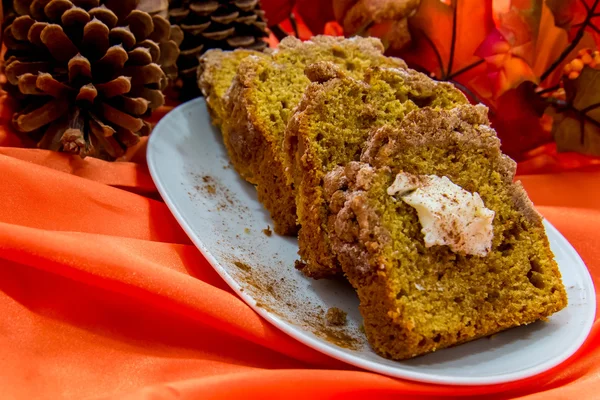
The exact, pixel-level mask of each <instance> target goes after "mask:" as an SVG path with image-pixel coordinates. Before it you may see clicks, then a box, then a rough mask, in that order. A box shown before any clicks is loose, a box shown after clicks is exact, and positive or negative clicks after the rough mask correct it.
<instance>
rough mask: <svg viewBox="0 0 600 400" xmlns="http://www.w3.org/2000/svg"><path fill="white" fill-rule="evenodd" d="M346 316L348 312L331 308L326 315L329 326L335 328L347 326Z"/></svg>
mask: <svg viewBox="0 0 600 400" xmlns="http://www.w3.org/2000/svg"><path fill="white" fill-rule="evenodd" d="M346 316H347V314H346V312H345V311H343V310H340V309H339V308H337V307H331V308H330V309H329V310H327V314H325V318H326V319H327V324H328V325H333V326H344V325H346Z"/></svg>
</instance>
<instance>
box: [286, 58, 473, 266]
mask: <svg viewBox="0 0 600 400" xmlns="http://www.w3.org/2000/svg"><path fill="white" fill-rule="evenodd" d="M307 75H308V76H310V78H311V80H312V81H313V82H314V83H312V84H311V85H310V86H309V87H308V89H307V90H306V92H305V94H304V97H303V99H302V102H301V103H300V105H299V107H298V110H297V112H296V114H295V115H294V117H293V118H292V120H291V121H290V123H289V124H288V127H287V131H286V136H285V141H284V147H285V162H286V164H287V167H288V168H287V179H288V182H293V183H294V185H295V189H296V207H297V214H298V221H299V223H300V225H301V228H300V232H299V235H298V244H299V248H300V250H299V253H300V256H301V257H302V260H303V261H304V263H302V264H301V267H302V272H303V273H304V274H305V275H307V276H310V277H313V278H327V277H333V276H336V275H340V274H341V268H340V266H339V263H338V262H337V260H336V257H335V254H334V253H333V252H332V249H331V246H330V239H329V235H328V233H329V228H328V224H327V221H328V218H329V217H330V213H329V210H328V206H327V202H326V199H325V196H324V187H323V178H324V177H325V175H326V174H327V173H328V172H329V171H331V170H333V169H334V168H336V167H337V166H340V165H345V164H347V163H348V162H350V161H358V160H359V157H360V155H361V151H362V149H363V147H364V145H365V143H366V140H367V137H368V134H369V132H370V131H371V129H372V128H373V127H380V126H382V125H384V124H386V123H396V122H398V121H401V120H402V119H403V118H404V117H405V116H406V115H407V114H408V113H409V112H411V111H413V110H417V109H419V108H420V107H425V106H427V107H432V108H434V109H446V108H452V107H455V106H456V105H457V104H464V103H467V100H466V98H465V97H464V95H463V94H462V93H461V92H460V91H459V90H457V89H456V88H455V87H454V86H453V85H451V84H449V83H444V82H436V81H434V80H432V79H430V78H429V77H427V76H426V75H424V74H421V73H419V72H416V71H414V70H410V69H400V68H385V67H373V68H371V69H369V71H367V73H366V74H365V78H364V80H359V79H354V78H352V77H350V76H347V74H345V73H343V72H341V71H339V70H337V68H336V67H335V66H334V65H332V64H329V63H324V62H321V63H315V64H313V65H312V66H310V67H309V68H308V69H307Z"/></svg>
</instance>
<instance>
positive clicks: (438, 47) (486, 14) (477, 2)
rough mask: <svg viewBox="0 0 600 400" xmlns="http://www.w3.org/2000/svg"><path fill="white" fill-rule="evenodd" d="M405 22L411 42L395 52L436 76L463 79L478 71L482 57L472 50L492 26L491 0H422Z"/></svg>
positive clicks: (463, 80) (467, 80) (479, 70)
mask: <svg viewBox="0 0 600 400" xmlns="http://www.w3.org/2000/svg"><path fill="white" fill-rule="evenodd" d="M475 21H477V22H476V23H475ZM409 26H410V29H411V34H412V35H413V43H412V46H410V48H408V49H406V50H405V51H403V52H402V53H400V54H399V55H400V56H401V57H402V58H404V59H405V60H406V61H407V62H408V63H409V64H411V65H414V66H420V67H421V68H422V69H424V70H427V71H429V72H431V73H432V74H434V75H435V76H436V77H437V78H439V79H445V80H447V79H449V78H451V79H455V80H456V81H458V82H461V83H466V82H469V81H470V80H471V79H473V77H475V76H477V75H478V74H479V73H481V72H482V66H481V65H480V64H481V63H482V59H481V58H479V57H477V56H476V55H474V54H475V50H476V49H477V48H478V47H479V45H480V44H481V43H482V42H483V40H484V39H485V38H486V36H487V35H488V34H489V33H490V32H491V30H492V29H493V28H494V21H493V14H492V1H491V0H452V1H450V2H447V3H444V2H441V1H440V0H423V1H422V2H421V5H420V7H419V10H418V11H417V13H416V15H415V16H414V17H411V18H410V19H409ZM472 65H475V66H476V67H473V68H469V69H468V70H466V71H464V72H462V71H463V69H465V68H467V67H470V66H472Z"/></svg>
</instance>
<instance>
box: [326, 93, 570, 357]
mask: <svg viewBox="0 0 600 400" xmlns="http://www.w3.org/2000/svg"><path fill="white" fill-rule="evenodd" d="M361 161H362V162H351V163H349V164H347V165H346V166H339V167H337V168H334V169H333V170H331V171H330V172H329V173H328V174H327V176H326V177H325V186H324V188H325V196H326V198H327V202H328V206H329V210H330V212H331V213H332V214H333V217H332V218H330V219H329V232H330V233H329V234H330V239H331V242H332V246H333V248H334V250H335V252H336V254H337V256H338V260H339V261H340V263H341V265H342V268H343V270H344V272H345V274H346V276H347V277H348V279H349V281H350V282H351V284H352V285H353V286H354V288H355V289H356V290H357V292H358V296H359V298H360V311H361V313H362V316H363V318H364V328H365V332H366V334H367V338H368V340H369V343H370V344H371V346H372V347H373V349H374V350H375V351H376V352H377V353H378V354H380V355H382V356H384V357H387V358H392V359H404V358H410V357H414V356H417V355H420V354H425V353H428V352H432V351H435V350H438V349H441V348H444V347H448V346H453V345H456V344H459V343H463V342H467V341H470V340H473V339H477V338H479V337H482V336H487V335H491V334H493V333H496V332H499V331H502V330H504V329H507V328H511V327H515V326H519V325H524V324H529V323H531V322H534V321H536V320H539V319H545V318H546V317H548V316H550V315H551V314H553V313H555V312H557V311H559V310H561V309H562V308H564V307H565V306H566V304H567V297H566V293H565V289H564V286H563V283H562V281H561V275H560V272H559V270H558V267H557V264H556V262H555V261H554V257H553V254H552V252H551V250H550V247H549V243H548V239H547V237H546V234H545V231H544V227H543V225H542V218H541V216H540V215H539V214H538V213H537V212H536V211H535V209H534V208H533V205H532V204H531V202H530V200H529V198H528V197H527V195H526V193H525V191H524V190H523V188H522V186H521V184H520V183H519V182H516V183H513V177H514V173H515V163H514V162H513V161H512V160H511V159H509V158H508V157H506V156H504V155H502V153H501V151H500V141H499V140H498V138H497V137H496V134H495V132H494V131H493V130H492V129H491V128H490V127H489V123H488V119H487V109H486V108H485V107H483V106H471V105H465V106H460V107H458V108H455V109H452V110H448V111H446V110H432V109H430V108H425V109H421V110H415V111H412V112H411V113H410V114H408V115H407V116H406V118H405V119H404V120H403V121H402V122H399V123H396V124H392V125H391V126H389V125H386V126H384V127H382V128H379V129H377V130H375V131H374V133H373V135H372V136H371V138H370V140H369V143H368V145H367V146H366V147H365V149H364V151H363V155H362V157H361Z"/></svg>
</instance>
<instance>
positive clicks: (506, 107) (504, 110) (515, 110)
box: [490, 82, 552, 161]
mask: <svg viewBox="0 0 600 400" xmlns="http://www.w3.org/2000/svg"><path fill="white" fill-rule="evenodd" d="M543 108H544V105H543V104H541V103H540V100H539V97H538V96H537V95H536V94H535V92H534V84H533V83H532V82H523V83H522V84H520V85H519V86H518V87H517V88H516V89H511V90H509V91H507V92H505V93H504V94H503V95H502V96H500V97H499V98H498V100H497V102H496V107H495V108H494V110H493V112H492V113H490V120H491V122H492V127H493V128H494V129H496V132H497V133H498V137H499V138H500V140H501V141H502V151H504V152H505V153H506V154H508V155H509V156H510V157H512V158H514V159H515V160H517V161H518V160H521V159H523V157H524V156H523V155H524V153H525V152H527V151H529V150H531V149H533V148H536V147H538V146H540V145H542V144H544V143H548V142H550V141H551V140H552V137H551V135H550V131H549V127H546V126H545V125H544V123H543V122H544V121H543V120H542V119H540V116H541V111H542V109H543Z"/></svg>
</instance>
